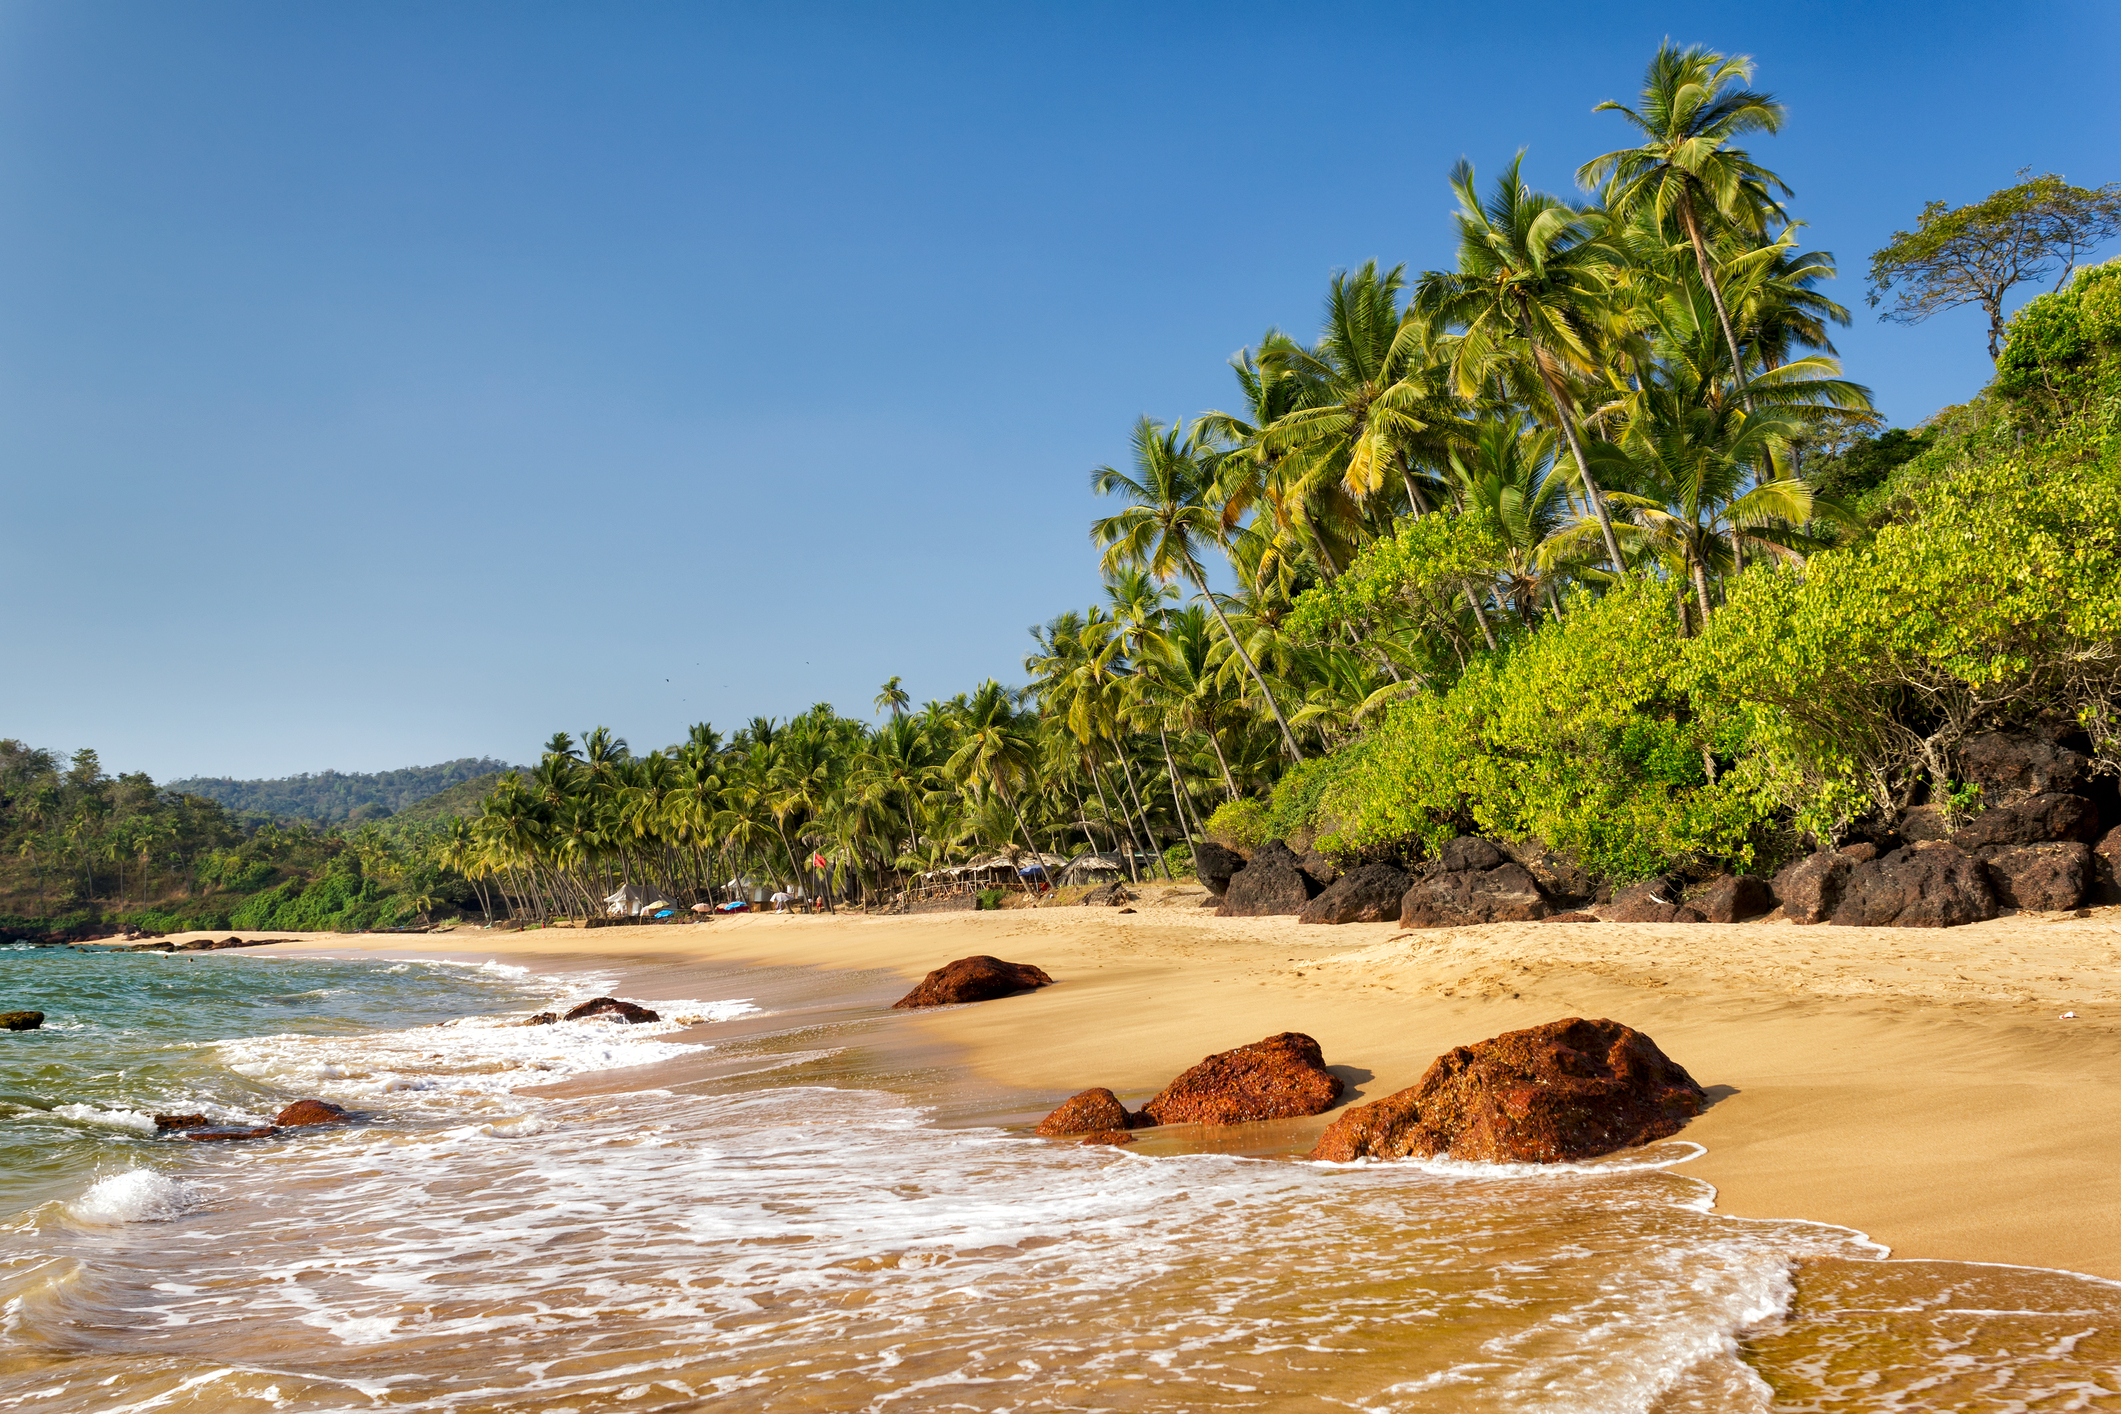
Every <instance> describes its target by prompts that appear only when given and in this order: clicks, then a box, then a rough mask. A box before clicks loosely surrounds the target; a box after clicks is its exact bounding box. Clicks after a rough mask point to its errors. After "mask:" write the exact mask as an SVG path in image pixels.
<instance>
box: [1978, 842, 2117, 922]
mask: <svg viewBox="0 0 2121 1414" xmlns="http://www.w3.org/2000/svg"><path fill="white" fill-rule="evenodd" d="M2092 857H2093V856H2092V847H2091V846H2090V845H2088V844H2083V843H2081V842H2079V841H2076V840H2054V841H2050V842H2049V843H2047V844H2020V845H2007V846H2005V847H2004V848H2002V849H1997V850H1989V851H1985V852H1984V853H1983V855H1982V859H1981V862H1982V864H1983V865H1984V866H1985V867H1986V868H1987V869H1988V880H1989V883H1990V884H1991V885H1993V886H1994V888H1995V890H1996V900H1997V902H1999V903H2001V904H2002V905H2003V906H2004V907H2006V908H2031V909H2043V910H2044V909H2065V908H2075V907H2077V906H2078V905H2079V904H2081V903H2083V902H2084V900H2085V896H2086V895H2087V894H2089V893H2090V892H2091V889H2092Z"/></svg>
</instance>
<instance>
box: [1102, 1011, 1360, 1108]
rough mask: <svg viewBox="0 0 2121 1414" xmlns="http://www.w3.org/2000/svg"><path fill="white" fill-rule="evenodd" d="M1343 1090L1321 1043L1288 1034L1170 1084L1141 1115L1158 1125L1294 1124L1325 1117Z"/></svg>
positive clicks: (1205, 1064)
mask: <svg viewBox="0 0 2121 1414" xmlns="http://www.w3.org/2000/svg"><path fill="white" fill-rule="evenodd" d="M1340 1091H1341V1083H1340V1077H1339V1076H1337V1075H1335V1074H1334V1073H1333V1072H1332V1071H1330V1070H1327V1069H1326V1061H1325V1056H1324V1054H1323V1053H1322V1052H1321V1051H1320V1050H1319V1049H1318V1042H1316V1041H1314V1040H1312V1039H1311V1038H1310V1037H1309V1036H1306V1035H1304V1034H1303V1033H1302V1032H1299V1031H1284V1032H1282V1033H1281V1034H1279V1035H1277V1036H1269V1037H1267V1039H1266V1040H1264V1041H1254V1042H1253V1043H1252V1044H1251V1045H1249V1046H1239V1047H1238V1048H1237V1049H1236V1050H1233V1051H1219V1052H1217V1053H1216V1054H1214V1055H1212V1056H1208V1057H1205V1058H1204V1059H1203V1060H1202V1061H1201V1063H1200V1064H1199V1065H1196V1066H1194V1067H1193V1068H1192V1069H1191V1070H1189V1071H1187V1072H1186V1073H1185V1074H1183V1075H1181V1076H1179V1077H1178V1079H1176V1080H1174V1081H1172V1082H1171V1083H1170V1084H1169V1085H1166V1086H1165V1087H1164V1088H1163V1090H1162V1091H1161V1092H1160V1093H1159V1094H1158V1095H1157V1097H1156V1098H1155V1099H1153V1100H1151V1101H1150V1102H1149V1103H1148V1104H1146V1105H1143V1106H1142V1110H1141V1112H1142V1114H1143V1115H1145V1116H1146V1117H1147V1118H1148V1120H1149V1121H1150V1122H1151V1123H1154V1124H1241V1123H1243V1122H1245V1121H1246V1120H1255V1119H1289V1118H1292V1117H1294V1116H1298V1115H1315V1114H1321V1113H1323V1112H1325V1111H1326V1110H1328V1109H1330V1108H1331V1107H1332V1105H1333V1102H1334V1101H1335V1100H1337V1099H1339V1098H1340Z"/></svg>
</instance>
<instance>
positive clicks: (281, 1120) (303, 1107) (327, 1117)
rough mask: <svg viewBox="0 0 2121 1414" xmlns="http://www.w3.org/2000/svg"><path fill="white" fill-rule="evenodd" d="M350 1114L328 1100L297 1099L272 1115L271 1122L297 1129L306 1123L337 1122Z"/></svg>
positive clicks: (284, 1127) (282, 1126)
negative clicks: (275, 1114)
mask: <svg viewBox="0 0 2121 1414" xmlns="http://www.w3.org/2000/svg"><path fill="white" fill-rule="evenodd" d="M351 1118H353V1116H352V1115H350V1114H349V1113H347V1112H346V1111H345V1110H343V1109H341V1108H340V1107H339V1106H337V1105H335V1104H333V1103H332V1102H331V1101H329V1100H297V1101H295V1102H294V1103H293V1104H291V1105H289V1106H288V1107H287V1108H286V1109H284V1110H282V1111H280V1113H279V1114H278V1115H277V1116H275V1117H274V1119H273V1123H274V1124H277V1125H279V1126H280V1127H281V1128H283V1129H298V1128H300V1127H302V1126H303V1125H308V1124H337V1123H339V1122H340V1121H341V1120H347V1119H351Z"/></svg>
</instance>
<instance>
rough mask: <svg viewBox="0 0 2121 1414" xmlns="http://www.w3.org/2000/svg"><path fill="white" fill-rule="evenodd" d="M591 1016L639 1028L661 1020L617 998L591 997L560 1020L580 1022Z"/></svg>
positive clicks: (655, 1014) (657, 1014)
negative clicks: (614, 1020) (610, 1018)
mask: <svg viewBox="0 0 2121 1414" xmlns="http://www.w3.org/2000/svg"><path fill="white" fill-rule="evenodd" d="M591 1016H615V1017H617V1018H618V1019H619V1020H621V1021H623V1022H625V1023H626V1024H627V1025H628V1026H639V1025H641V1024H642V1023H643V1022H648V1021H661V1020H662V1019H663V1018H662V1015H661V1013H659V1012H653V1011H650V1010H649V1009H648V1008H647V1007H644V1006H635V1005H634V1004H633V1003H632V1002H622V1001H620V1000H619V999H618V998H617V997H591V998H590V999H589V1000H588V1001H586V1002H583V1003H582V1004H581V1005H580V1006H578V1007H576V1008H575V1009H574V1010H572V1011H570V1012H568V1013H567V1015H565V1016H563V1017H561V1018H560V1019H561V1020H562V1021H580V1020H582V1019H583V1018H585V1017H591Z"/></svg>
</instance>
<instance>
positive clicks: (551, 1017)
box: [516, 1011, 560, 1026]
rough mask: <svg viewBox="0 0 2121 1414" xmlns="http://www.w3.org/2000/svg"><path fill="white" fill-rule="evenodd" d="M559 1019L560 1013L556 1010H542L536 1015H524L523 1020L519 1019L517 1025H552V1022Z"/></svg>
mask: <svg viewBox="0 0 2121 1414" xmlns="http://www.w3.org/2000/svg"><path fill="white" fill-rule="evenodd" d="M559 1019H560V1014H559V1013H558V1012H555V1011H541V1012H539V1013H538V1014H537V1015H536V1016H526V1017H524V1018H523V1019H522V1020H521V1021H518V1022H517V1023H516V1025H518V1026H550V1025H552V1024H553V1023H554V1022H556V1021H558V1020H559Z"/></svg>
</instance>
